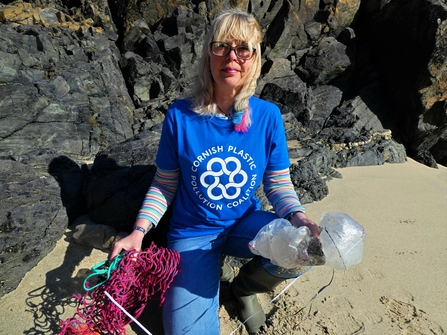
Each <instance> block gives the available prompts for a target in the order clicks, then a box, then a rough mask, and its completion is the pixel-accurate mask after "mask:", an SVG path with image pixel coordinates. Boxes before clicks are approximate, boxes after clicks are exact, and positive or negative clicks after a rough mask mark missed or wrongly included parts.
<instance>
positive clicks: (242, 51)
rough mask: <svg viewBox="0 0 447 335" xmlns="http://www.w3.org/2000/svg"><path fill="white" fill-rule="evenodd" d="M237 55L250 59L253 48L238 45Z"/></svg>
mask: <svg viewBox="0 0 447 335" xmlns="http://www.w3.org/2000/svg"><path fill="white" fill-rule="evenodd" d="M236 55H237V56H238V57H239V58H241V59H250V58H251V55H252V50H251V49H250V48H249V47H248V46H245V45H238V46H237V47H236Z"/></svg>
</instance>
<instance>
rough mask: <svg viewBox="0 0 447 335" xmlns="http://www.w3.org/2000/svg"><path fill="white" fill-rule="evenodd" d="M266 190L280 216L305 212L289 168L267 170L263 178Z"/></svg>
mask: <svg viewBox="0 0 447 335" xmlns="http://www.w3.org/2000/svg"><path fill="white" fill-rule="evenodd" d="M263 183H264V192H265V195H266V196H267V199H268V200H269V201H270V203H271V204H272V206H273V209H274V210H275V213H276V214H277V215H278V217H280V218H286V217H287V216H288V215H290V214H291V213H292V212H303V213H304V212H305V208H304V207H303V206H302V205H301V203H300V200H299V199H298V196H297V194H296V192H295V189H294V187H293V184H292V181H291V179H290V171H289V169H288V168H287V169H284V170H276V171H266V172H265V174H264V178H263Z"/></svg>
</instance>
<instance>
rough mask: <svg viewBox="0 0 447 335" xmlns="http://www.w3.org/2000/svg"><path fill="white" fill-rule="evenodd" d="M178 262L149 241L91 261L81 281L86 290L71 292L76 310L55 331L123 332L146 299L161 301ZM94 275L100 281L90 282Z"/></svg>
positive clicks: (66, 334)
mask: <svg viewBox="0 0 447 335" xmlns="http://www.w3.org/2000/svg"><path fill="white" fill-rule="evenodd" d="M179 264H180V255H179V254H178V252H177V251H174V250H170V249H166V248H163V247H158V246H156V245H155V244H154V243H152V244H151V245H150V246H149V248H147V249H145V250H144V251H141V252H137V251H136V250H129V251H127V252H126V253H125V254H121V255H118V256H116V257H115V259H114V260H113V261H112V262H108V261H105V262H102V263H100V264H97V265H95V266H94V267H93V268H92V269H93V270H94V272H93V273H92V274H91V275H89V276H88V277H87V278H86V281H85V283H84V286H85V288H86V290H87V292H86V293H85V295H83V296H81V295H80V294H78V295H74V297H75V298H76V299H77V301H78V305H77V308H76V312H75V314H74V316H73V317H71V318H69V319H67V320H65V321H62V322H61V327H62V330H61V331H60V333H59V335H103V334H104V335H105V334H108V335H118V334H126V330H125V326H126V325H127V324H129V323H130V322H132V321H134V320H135V319H137V318H138V317H139V316H140V315H141V313H142V312H143V311H144V308H145V307H146V304H147V301H148V300H149V299H159V300H160V305H161V304H163V302H164V293H165V292H166V291H167V289H168V288H169V286H170V284H171V283H172V280H173V279H174V277H175V276H176V275H177V273H178V271H179ZM95 275H97V278H95V279H100V280H101V282H100V283H99V284H95V285H92V284H91V283H90V281H91V280H92V278H93V277H95ZM104 277H105V278H104ZM122 309H124V310H125V311H126V313H124V312H123V310H122ZM128 315H131V316H133V317H129V316H128ZM146 332H147V331H146Z"/></svg>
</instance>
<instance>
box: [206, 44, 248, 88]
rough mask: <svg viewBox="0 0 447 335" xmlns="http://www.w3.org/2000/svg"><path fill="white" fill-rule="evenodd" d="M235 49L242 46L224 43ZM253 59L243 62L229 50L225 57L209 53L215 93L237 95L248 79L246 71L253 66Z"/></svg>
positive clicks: (233, 51) (234, 52)
mask: <svg viewBox="0 0 447 335" xmlns="http://www.w3.org/2000/svg"><path fill="white" fill-rule="evenodd" d="M226 43H227V44H228V45H231V46H232V47H236V46H238V45H244V43H241V42H239V41H231V42H229V41H226ZM253 59H254V57H252V58H251V59H248V60H243V59H240V58H238V57H237V56H236V50H231V51H230V53H229V54H228V55H226V56H216V55H215V54H213V53H212V52H210V69H211V75H212V76H213V79H214V89H215V90H216V91H217V92H222V93H223V92H228V94H237V92H238V91H239V90H240V89H241V87H242V85H244V84H245V82H246V81H247V79H248V73H247V71H248V70H249V69H250V67H251V66H252V64H253Z"/></svg>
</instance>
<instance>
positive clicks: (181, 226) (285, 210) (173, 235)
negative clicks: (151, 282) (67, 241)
mask: <svg viewBox="0 0 447 335" xmlns="http://www.w3.org/2000/svg"><path fill="white" fill-rule="evenodd" d="M260 43H261V30H260V27H259V24H258V23H257V21H256V20H255V19H254V18H253V17H252V16H251V15H249V14H247V13H245V12H242V11H239V10H230V11H225V12H223V13H222V14H221V15H220V16H218V17H217V18H216V20H215V21H214V23H213V25H212V27H211V30H210V32H209V33H208V35H207V38H206V40H205V45H204V47H203V55H202V59H201V63H200V66H199V70H200V71H199V74H198V77H197V79H196V80H195V82H194V85H195V86H194V88H193V90H192V93H191V94H190V96H189V98H187V99H183V100H179V101H177V102H175V103H174V104H173V105H172V106H171V107H170V108H169V110H168V111H167V113H166V118H165V122H164V125H163V131H162V136H161V140H160V146H159V150H158V155H157V160H156V163H157V173H156V176H155V178H154V181H153V183H152V185H151V187H150V188H149V191H148V193H147V195H146V198H145V200H144V203H143V205H142V207H141V210H140V213H139V215H138V217H137V220H136V222H135V225H134V231H133V232H132V233H131V234H130V235H129V236H128V237H126V238H124V239H122V240H120V241H118V242H117V243H116V244H115V245H114V247H113V249H112V251H111V252H110V255H109V258H110V259H113V258H114V257H115V256H116V255H117V254H118V253H119V252H120V251H122V250H123V249H124V250H128V249H132V248H134V249H137V250H140V249H141V244H142V240H143V237H144V234H145V233H146V232H147V231H148V230H149V229H151V228H153V227H155V226H156V225H157V223H158V222H159V220H160V218H161V217H162V215H163V213H164V212H165V211H166V209H167V207H168V206H170V205H171V204H172V209H173V216H172V219H171V222H170V230H169V234H168V248H170V249H174V250H177V251H178V252H179V253H180V257H181V265H180V266H181V271H180V272H179V274H178V275H177V276H176V277H175V279H174V282H173V283H172V285H171V288H170V289H169V290H168V292H167V293H166V301H165V303H164V305H163V326H164V331H165V334H167V335H169V334H172V335H180V334H194V335H203V334H207V335H218V334H219V328H220V326H219V318H218V307H219V301H218V297H219V283H220V281H219V279H220V277H221V274H222V270H221V256H222V255H230V256H235V257H240V258H253V257H254V255H253V254H252V253H251V252H250V250H249V248H248V242H249V241H251V240H252V239H253V238H254V237H255V236H256V234H257V232H258V231H259V230H260V229H261V228H262V227H263V226H265V225H266V224H268V223H269V222H270V221H272V220H274V219H276V218H278V217H282V218H287V219H289V220H290V221H291V223H292V224H293V225H294V226H296V227H299V226H307V227H308V228H309V229H310V231H311V234H312V235H313V236H318V235H319V229H318V226H317V225H316V224H315V223H314V222H313V221H311V220H309V219H308V218H307V217H306V215H305V214H304V208H303V207H302V206H301V204H300V202H299V200H298V197H297V195H296V192H295V191H294V189H293V185H292V183H291V180H290V174H289V166H290V162H289V158H288V151H287V144H286V139H285V133H284V126H283V121H282V118H281V113H280V111H279V109H278V107H277V106H276V105H274V104H272V103H270V102H267V101H263V100H261V99H258V98H255V97H254V96H253V95H254V92H255V88H256V80H257V79H258V77H259V75H260V71H261V55H260V51H261V48H260ZM261 182H263V186H264V190H265V192H266V196H267V198H268V199H269V201H270V202H271V204H272V206H273V208H274V210H275V213H271V212H266V211H261V210H260V202H259V200H258V199H257V198H256V197H255V190H256V189H257V188H258V186H259V185H260V184H261ZM226 269H227V270H228V269H229V268H228V266H227V267H226ZM283 270H284V269H279V268H278V267H277V266H274V265H273V264H271V263H270V262H269V260H267V259H262V258H261V257H259V256H257V257H254V258H253V259H252V260H251V261H250V262H248V263H247V264H246V265H244V266H243V267H242V268H241V269H240V272H239V275H238V276H237V277H236V278H235V279H234V280H233V282H232V284H231V287H232V291H233V293H234V294H235V296H236V298H237V301H238V303H239V308H240V317H241V319H242V321H245V320H247V319H248V320H247V321H246V322H245V327H246V328H247V329H248V331H249V332H256V331H258V330H259V329H260V328H261V327H262V326H263V325H264V323H265V314H264V312H263V311H262V308H261V306H260V305H259V303H258V301H257V298H256V293H261V292H267V291H270V290H273V289H274V288H275V287H276V286H277V285H278V284H279V283H281V282H282V281H284V280H285V279H287V278H294V277H297V276H299V275H300V274H301V273H290V271H289V272H287V273H286V272H285V271H283ZM225 275H227V277H229V278H231V279H232V277H233V276H232V275H231V274H230V275H229V276H228V273H225Z"/></svg>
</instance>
